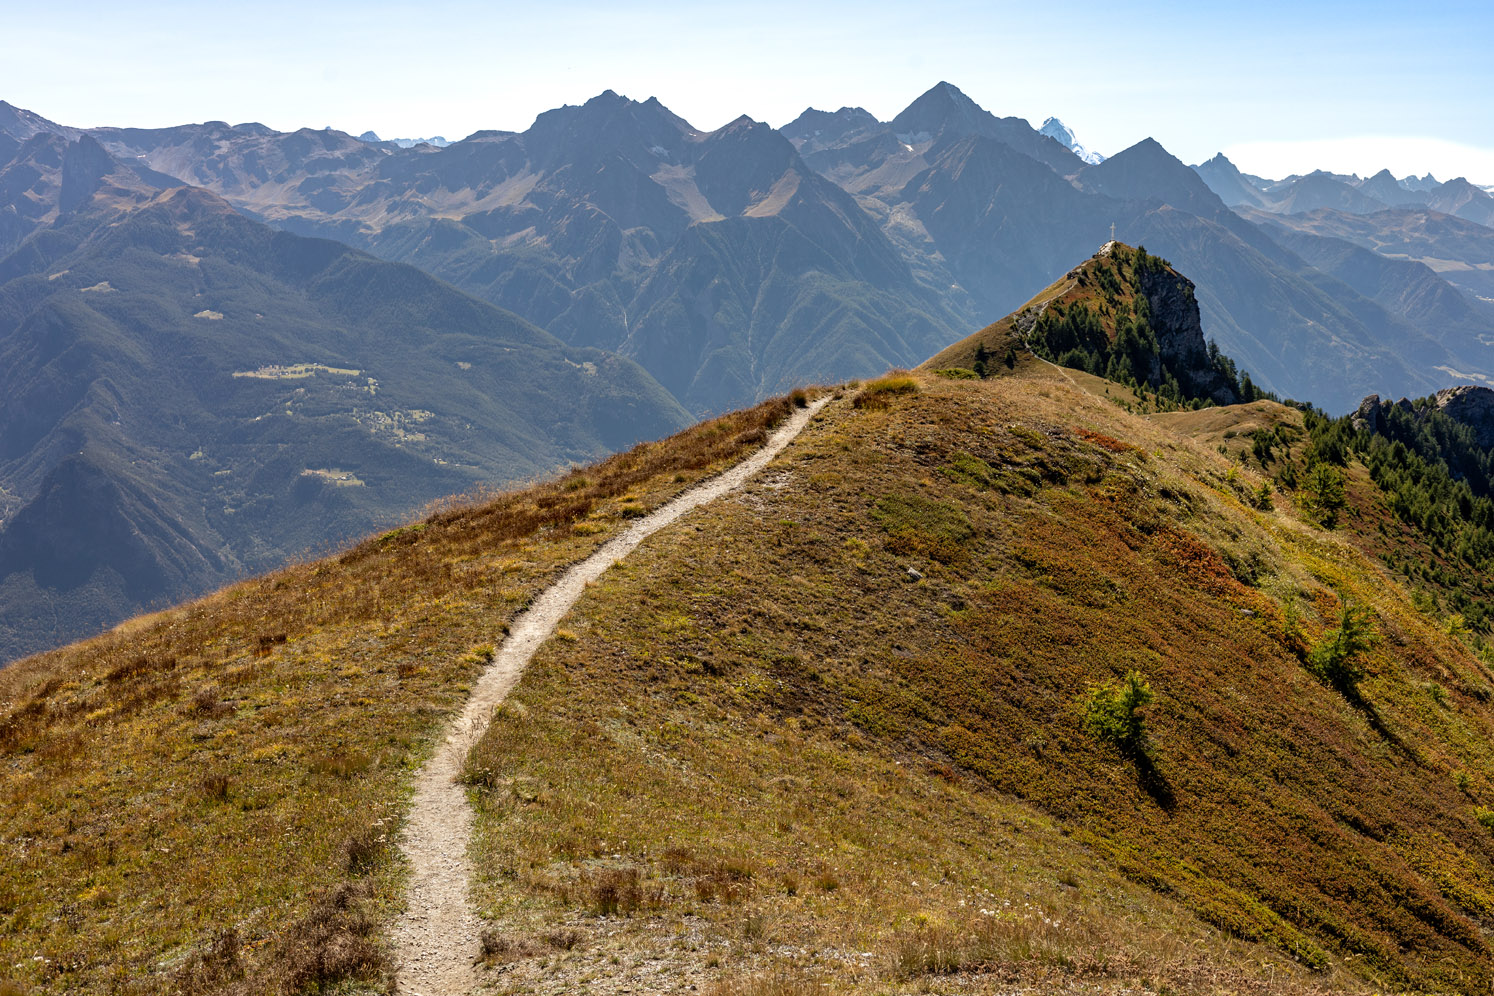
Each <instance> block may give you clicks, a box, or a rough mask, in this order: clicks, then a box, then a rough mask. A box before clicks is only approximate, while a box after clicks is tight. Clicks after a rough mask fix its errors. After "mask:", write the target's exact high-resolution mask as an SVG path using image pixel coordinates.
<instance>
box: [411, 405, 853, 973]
mask: <svg viewBox="0 0 1494 996" xmlns="http://www.w3.org/2000/svg"><path fill="white" fill-rule="evenodd" d="M827 400H828V399H821V400H819V401H816V402H814V403H813V404H811V405H810V406H809V407H807V408H797V409H795V410H794V411H793V413H792V414H791V415H790V416H789V418H788V420H787V421H785V422H784V423H783V424H782V425H780V426H779V427H778V428H777V429H776V430H774V432H773V433H772V435H770V436H769V437H768V441H767V443H766V444H764V446H763V448H762V449H760V450H758V451H757V452H756V453H754V454H752V455H751V456H749V457H747V458H746V459H745V460H743V461H742V462H741V463H738V464H736V465H735V466H733V467H731V468H730V469H728V470H726V471H724V472H722V473H721V474H718V475H717V476H715V477H712V478H710V479H708V480H706V481H704V482H702V483H700V484H698V485H696V486H695V487H693V488H691V489H690V490H688V491H686V492H685V493H684V494H681V495H680V496H679V497H677V498H675V499H674V500H673V501H671V502H669V503H668V504H667V505H664V506H663V507H661V508H659V509H658V510H657V511H655V512H653V513H652V514H650V515H648V516H646V517H645V518H642V519H639V520H638V521H637V522H636V523H634V524H633V525H632V526H631V527H629V528H628V529H627V531H625V532H623V533H622V534H621V535H618V536H616V537H614V538H612V539H611V540H609V541H608V542H606V543H605V544H603V545H602V546H601V547H600V548H599V549H598V550H597V551H596V552H595V553H593V554H592V555H591V556H589V557H587V558H586V559H585V560H583V561H581V562H580V563H578V564H576V565H575V566H574V567H572V568H570V570H568V571H566V572H565V574H563V575H562V576H561V577H560V580H558V581H556V582H555V584H553V585H552V586H550V587H549V588H547V589H546V590H545V591H544V592H543V593H542V594H541V595H540V596H539V597H538V598H536V599H535V600H534V602H533V603H531V605H530V606H529V608H528V609H526V610H525V611H524V612H523V613H521V614H520V615H519V616H518V617H516V618H515V619H514V621H513V623H512V624H511V626H510V627H509V633H508V636H507V637H506V638H505V639H504V641H503V643H502V645H501V646H499V648H498V652H497V653H496V654H495V655H494V658H493V661H492V663H490V664H489V665H488V667H487V669H486V670H484V671H483V673H482V675H481V677H480V678H479V679H478V681H477V685H476V687H475V688H473V690H472V695H471V697H470V698H469V699H468V700H467V704H466V706H465V707H464V708H463V709H462V712H461V714H460V715H459V716H458V717H457V718H456V719H455V720H454V721H453V722H452V724H451V726H450V727H449V728H448V730H447V734H446V739H445V740H444V741H443V742H442V744H441V746H440V747H438V748H437V750H436V753H435V755H434V756H433V757H432V758H431V759H430V760H429V761H427V762H426V763H425V766H424V767H422V768H421V769H420V771H419V773H417V774H416V776H415V796H414V800H413V803H412V807H411V810H410V814H409V817H408V819H407V821H406V823H405V828H404V831H403V833H402V835H401V838H400V849H401V851H402V852H403V853H404V855H405V857H406V858H407V859H408V860H409V862H410V868H411V877H410V886H409V895H408V900H409V908H408V910H407V911H406V912H405V914H404V915H403V916H402V917H401V918H400V919H399V920H398V921H397V922H396V924H395V927H394V945H395V952H396V956H397V958H398V963H399V979H398V990H397V991H398V992H399V993H401V994H404V996H467V994H468V993H471V992H472V991H473V990H474V989H475V988H476V986H477V971H476V968H475V965H476V962H477V958H478V947H479V939H478V938H479V934H480V932H481V929H482V925H481V920H480V919H479V918H478V915H477V911H476V910H475V909H474V908H473V906H472V903H471V900H470V898H469V896H468V883H470V882H471V881H472V865H471V862H469V861H468V859H467V846H468V843H469V842H470V840H471V838H472V822H473V815H472V809H471V807H470V806H469V805H468V804H467V794H466V790H465V789H464V788H463V787H462V785H461V782H460V780H459V779H460V777H461V774H462V766H463V764H464V763H465V761H466V758H467V754H468V752H469V751H471V749H472V748H473V746H475V745H476V744H477V742H478V740H479V739H481V737H482V735H483V733H484V731H486V729H487V726H488V720H489V718H490V717H491V716H492V714H493V710H494V709H496V708H497V707H498V706H499V705H500V704H502V702H503V700H504V698H505V697H506V696H507V695H508V693H509V691H510V690H511V689H512V688H513V687H514V685H515V684H516V683H517V682H518V680H519V676H520V675H521V674H522V673H523V671H524V668H525V666H526V665H528V663H529V660H530V658H532V657H533V656H534V653H535V651H536V650H538V649H539V648H540V644H542V643H544V642H545V640H546V639H547V638H548V637H549V636H550V634H551V633H553V632H554V631H555V627H556V625H557V624H558V623H559V622H560V620H561V618H562V617H563V616H564V615H565V614H566V613H567V612H569V611H570V609H571V606H573V605H575V604H576V600H577V599H579V598H580V597H581V593H582V592H584V591H585V590H586V586H587V584H588V583H590V582H592V581H595V580H596V579H597V578H599V577H601V576H602V574H603V573H604V572H605V571H606V570H607V568H609V567H611V566H612V565H613V564H616V563H617V562H618V561H620V560H622V559H623V558H624V557H626V556H627V555H628V554H629V553H631V552H632V551H633V550H634V548H636V547H637V546H638V544H639V543H642V542H643V541H644V540H645V539H647V538H648V537H649V536H651V535H653V534H654V533H656V532H658V531H659V530H660V529H663V528H664V527H665V526H667V525H669V524H670V523H672V522H674V521H675V520H677V519H679V518H680V517H681V516H683V515H685V514H686V513H687V512H690V511H691V510H693V509H696V508H699V507H700V506H701V505H704V504H706V503H707V502H710V501H714V500H715V499H717V498H719V497H721V496H722V495H724V494H727V493H728V492H730V491H734V490H736V489H737V488H739V487H741V486H742V485H743V484H745V483H746V482H747V481H748V480H750V479H751V478H752V477H753V476H754V475H756V474H757V473H758V472H759V471H761V470H762V469H763V468H764V467H766V466H767V465H768V463H769V462H771V461H772V460H773V458H774V457H776V456H778V454H779V453H781V452H783V450H784V448H785V447H786V446H788V444H789V443H790V442H792V441H793V439H794V437H795V436H797V435H799V433H800V432H801V431H802V430H803V429H804V427H805V426H806V425H808V424H809V420H810V419H811V418H812V417H813V416H814V415H815V413H816V412H818V411H819V410H820V409H821V408H823V407H824V406H825V404H826V401H827Z"/></svg>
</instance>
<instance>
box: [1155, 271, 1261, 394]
mask: <svg viewBox="0 0 1494 996" xmlns="http://www.w3.org/2000/svg"><path fill="white" fill-rule="evenodd" d="M1137 277H1138V281H1139V283H1140V290H1141V293H1142V294H1144V295H1145V296H1146V303H1147V305H1148V306H1149V307H1150V309H1151V314H1150V317H1149V319H1148V321H1149V322H1150V324H1151V326H1152V331H1153V332H1154V333H1156V336H1157V347H1158V353H1159V355H1160V359H1161V361H1162V363H1163V364H1164V365H1166V366H1167V367H1168V368H1169V369H1171V370H1172V371H1173V373H1174V375H1175V376H1177V378H1178V380H1180V381H1182V382H1183V383H1184V384H1185V385H1191V386H1192V388H1193V390H1194V392H1195V393H1197V394H1200V395H1206V396H1207V397H1210V398H1212V399H1213V400H1214V401H1215V403H1217V404H1221V405H1232V404H1234V403H1235V402H1237V401H1239V400H1240V399H1239V398H1238V397H1236V396H1235V392H1234V390H1233V389H1232V388H1231V387H1230V386H1229V385H1227V384H1226V383H1225V381H1224V378H1223V377H1222V376H1220V375H1219V373H1218V372H1217V371H1216V370H1215V369H1214V367H1213V365H1212V364H1211V363H1210V362H1209V346H1208V343H1207V342H1206V341H1205V340H1204V334H1203V323H1202V321H1201V320H1200V318H1199V313H1198V297H1197V295H1196V293H1195V292H1194V288H1193V281H1191V280H1189V279H1188V278H1187V277H1185V276H1183V275H1182V274H1180V273H1178V272H1177V271H1176V270H1173V269H1172V268H1170V267H1160V268H1156V269H1146V268H1138V272H1137Z"/></svg>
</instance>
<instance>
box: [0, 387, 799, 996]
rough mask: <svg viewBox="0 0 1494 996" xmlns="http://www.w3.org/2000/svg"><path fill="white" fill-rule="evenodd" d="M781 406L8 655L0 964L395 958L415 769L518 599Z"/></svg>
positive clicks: (202, 973) (210, 980)
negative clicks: (27, 655) (385, 935)
mask: <svg viewBox="0 0 1494 996" xmlns="http://www.w3.org/2000/svg"><path fill="white" fill-rule="evenodd" d="M788 411H789V402H788V401H787V400H784V399H780V400H778V401H774V402H767V403H764V404H763V405H760V406H758V407H757V408H754V409H750V410H747V411H743V412H738V413H736V414H734V415H730V416H726V417H723V418H721V419H718V420H715V421H713V422H707V423H703V424H701V425H699V426H696V427H694V428H692V429H689V430H687V431H685V432H683V433H680V434H679V435H677V436H674V437H671V438H669V439H666V440H663V441H661V442H659V443H651V444H646V445H644V446H640V447H638V448H636V449H634V450H632V451H630V452H628V453H624V454H619V455H618V456H615V457H612V458H610V459H608V460H606V461H604V462H602V463H600V464H598V465H596V466H595V467H590V468H585V469H582V470H577V471H575V472H572V473H571V474H569V475H566V476H564V477H562V478H560V479H558V480H556V481H553V482H550V483H546V484H542V485H539V486H536V487H533V488H530V489H528V490H524V491H519V492H513V493H509V494H504V495H497V496H492V497H490V498H485V499H481V500H474V501H470V502H465V503H458V504H455V505H453V506H452V507H450V508H447V509H445V510H442V511H438V512H436V513H435V514H433V515H431V516H430V517H429V518H427V519H425V520H424V521H421V522H416V523H412V524H410V525H409V526H406V527H404V528H401V529H397V530H394V531H392V532H389V533H385V534H383V535H381V536H378V537H375V538H372V539H370V540H368V541H366V542H364V543H362V544H361V545H359V546H357V547H354V548H353V549H351V550H349V551H347V552H346V553H344V554H342V555H341V556H339V557H335V558H333V559H330V560H323V561H319V562H315V563H309V564H304V565H300V566H296V567H291V568H288V569H286V570H283V571H280V572H277V573H275V574H272V575H268V576H266V577H264V578H260V579H257V580H255V581H251V582H247V583H245V584H240V585H236V586H233V587H231V588H227V589H225V590H223V591H222V592H219V593H217V594H215V595H212V596H210V597H208V598H206V599H203V600H201V601H199V602H196V603H193V604H191V605H188V606H185V607H183V608H180V609H174V610H171V611H169V612H166V613H163V614H160V615H158V616H153V617H145V618H142V619H139V620H135V621H132V622H131V623H130V624H128V625H127V626H126V627H122V628H121V629H119V630H117V631H115V632H114V633H112V634H108V635H105V636H103V637H100V638H98V639H96V640H92V641H89V642H87V643H82V644H78V645H76V646H73V647H68V648H64V649H62V650H59V651H56V652H53V653H50V654H47V655H44V656H41V657H36V658H32V659H29V660H27V661H23V662H20V663H18V664H15V665H13V666H11V667H9V668H7V669H5V670H4V671H0V703H3V706H0V708H3V712H0V844H3V848H4V853H5V854H6V855H7V857H6V869H5V875H4V877H3V882H0V985H5V984H10V985H11V986H13V987H14V986H19V987H20V991H21V992H29V991H33V990H34V991H38V992H63V991H66V992H70V993H95V992H98V993H102V992H126V993H130V992H141V993H145V992H151V993H154V992H161V991H163V990H165V989H170V990H174V991H185V992H190V991H220V990H222V991H230V990H232V991H244V992H255V993H264V992H282V991H283V992H294V991H300V990H301V989H302V988H303V987H305V986H313V987H314V986H315V985H318V984H321V983H324V982H325V983H330V982H335V981H336V980H338V979H341V978H345V977H351V978H361V979H364V980H365V981H368V982H375V981H378V980H379V979H380V978H381V977H382V976H383V974H384V973H385V972H386V971H387V968H388V966H387V964H386V962H385V956H384V954H383V949H382V946H381V945H380V943H379V942H378V939H377V934H378V929H379V925H380V924H381V923H382V922H383V921H384V920H385V919H386V918H387V917H389V916H391V915H392V914H393V913H394V911H396V910H397V909H398V907H399V903H400V901H399V888H398V885H399V878H400V874H401V866H400V864H399V863H398V862H396V861H392V860H391V855H390V853H389V849H388V844H389V842H390V840H391V839H392V837H393V833H394V831H395V829H396V828H397V824H398V821H399V819H400V813H401V809H402V806H403V800H404V793H405V784H406V781H407V778H408V775H409V774H410V772H411V771H412V770H413V769H414V768H415V766H417V765H418V764H419V762H420V760H421V759H422V758H423V756H424V755H425V753H426V751H427V749H428V747H429V743H430V738H431V737H432V736H433V734H434V733H435V732H436V731H437V730H438V729H439V728H440V724H441V722H442V721H443V718H444V716H445V715H446V714H447V713H448V712H449V711H450V710H452V709H453V708H455V707H457V706H458V705H459V704H460V702H461V700H462V698H463V693H464V691H465V684H464V683H465V682H467V681H469V680H471V678H472V676H473V675H474V674H475V673H476V671H477V669H478V668H479V667H480V665H481V664H482V662H483V661H484V659H485V658H486V656H487V655H488V654H490V653H491V650H492V643H493V641H494V640H496V639H498V638H500V637H501V634H502V631H503V628H504V626H505V623H506V620H508V619H509V618H511V617H512V616H513V615H514V614H515V613H516V612H518V611H519V610H520V609H521V608H522V607H523V606H524V605H525V604H527V603H528V601H529V600H530V599H531V598H532V597H533V596H534V594H535V593H536V592H538V591H539V590H541V589H542V588H543V587H544V586H545V585H546V584H548V583H549V582H550V581H551V580H553V579H554V578H555V577H556V576H557V575H558V573H559V572H560V571H562V570H563V569H564V568H565V567H566V566H567V565H568V564H570V563H572V562H574V561H575V560H577V559H579V558H581V557H584V556H585V555H586V554H588V553H590V552H591V551H592V550H593V549H594V548H595V547H596V546H597V545H599V544H600V543H602V542H603V541H605V540H606V539H607V538H608V536H609V535H610V534H611V533H613V532H614V531H616V530H617V529H618V528H620V527H622V526H623V525H624V524H625V523H626V522H627V521H628V520H629V519H631V518H634V517H637V516H639V515H641V514H646V513H647V511H648V510H650V509H652V508H653V507H656V506H657V505H658V504H660V503H662V502H664V501H666V500H667V499H668V498H669V497H671V496H673V495H674V494H676V493H678V492H679V491H680V490H682V489H683V488H685V487H688V486H689V484H690V483H691V482H692V481H695V480H697V479H699V477H700V476H702V475H703V474H706V473H709V472H710V471H711V470H712V469H713V468H715V467H718V466H720V465H722V464H723V463H725V462H727V461H731V460H734V459H736V458H738V457H739V456H741V455H742V454H743V453H745V452H747V451H748V450H750V449H751V448H753V447H755V446H757V445H759V444H760V443H761V442H762V440H763V439H764V438H765V434H766V432H767V430H768V429H769V428H770V427H771V426H772V425H773V424H775V423H776V422H777V421H779V420H780V419H782V418H783V417H784V415H785V414H786V413H787V412H788Z"/></svg>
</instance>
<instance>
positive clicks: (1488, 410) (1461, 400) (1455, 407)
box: [1433, 384, 1494, 449]
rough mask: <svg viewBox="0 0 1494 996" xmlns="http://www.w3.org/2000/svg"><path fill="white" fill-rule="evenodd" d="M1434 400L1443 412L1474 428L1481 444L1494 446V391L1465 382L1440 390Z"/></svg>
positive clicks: (1485, 446) (1475, 436) (1486, 446)
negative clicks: (1458, 385)
mask: <svg viewBox="0 0 1494 996" xmlns="http://www.w3.org/2000/svg"><path fill="white" fill-rule="evenodd" d="M1433 400H1434V401H1435V402H1436V403H1437V408H1438V409H1439V410H1440V411H1441V412H1442V414H1444V415H1446V416H1447V417H1448V418H1450V419H1453V420H1454V421H1456V422H1461V423H1463V424H1464V425H1466V426H1468V428H1470V429H1472V430H1473V436H1474V438H1475V439H1476V440H1477V441H1478V444H1479V445H1480V446H1482V447H1484V448H1486V449H1487V448H1488V447H1491V446H1494V391H1491V390H1489V388H1487V387H1475V386H1473V385H1471V384H1464V385H1462V386H1461V387H1449V388H1445V389H1443V390H1441V391H1438V392H1437V393H1436V394H1435V395H1434V396H1433Z"/></svg>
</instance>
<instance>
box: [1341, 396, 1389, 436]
mask: <svg viewBox="0 0 1494 996" xmlns="http://www.w3.org/2000/svg"><path fill="white" fill-rule="evenodd" d="M1349 424H1351V425H1352V426H1354V428H1355V429H1357V430H1358V431H1360V432H1373V433H1375V434H1376V435H1384V433H1385V428H1386V423H1385V411H1384V410H1383V409H1382V408H1381V407H1380V396H1379V395H1378V394H1371V395H1370V396H1369V397H1367V398H1365V399H1364V400H1363V401H1361V402H1359V407H1358V408H1357V409H1355V411H1354V415H1353V417H1351V418H1350V419H1349Z"/></svg>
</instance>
